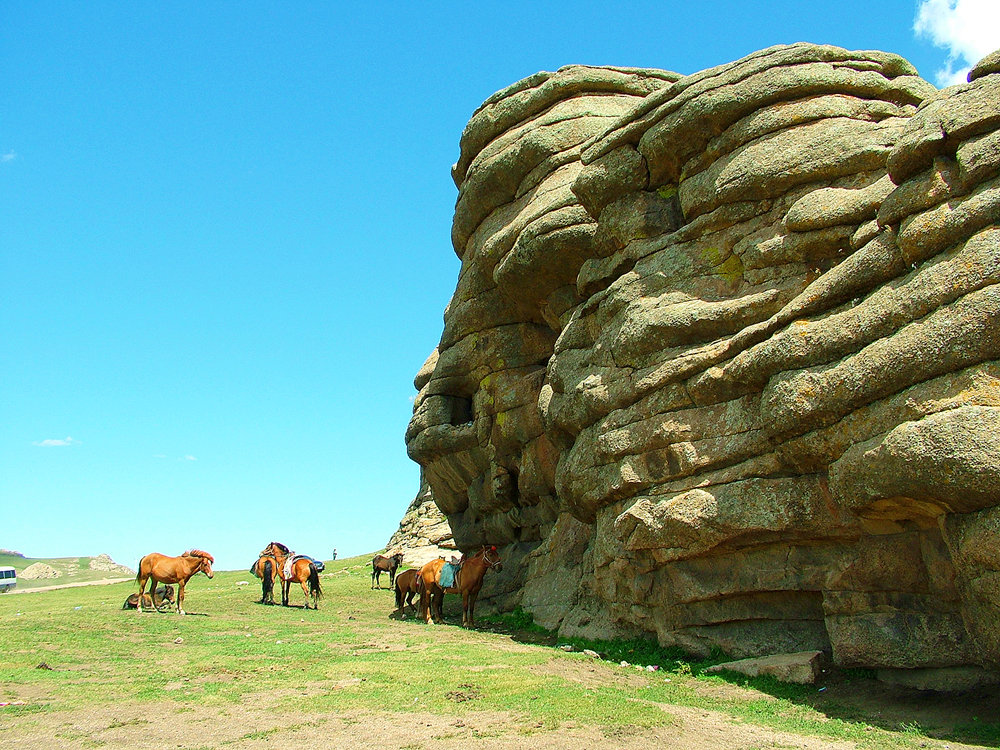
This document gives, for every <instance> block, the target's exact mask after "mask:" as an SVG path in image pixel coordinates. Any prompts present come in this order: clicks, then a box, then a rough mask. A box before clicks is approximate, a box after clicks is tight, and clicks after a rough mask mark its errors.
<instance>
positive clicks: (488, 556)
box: [480, 544, 503, 571]
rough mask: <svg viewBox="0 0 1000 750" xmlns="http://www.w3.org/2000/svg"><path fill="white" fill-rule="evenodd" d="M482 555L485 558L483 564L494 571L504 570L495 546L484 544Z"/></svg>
mask: <svg viewBox="0 0 1000 750" xmlns="http://www.w3.org/2000/svg"><path fill="white" fill-rule="evenodd" d="M480 554H481V555H482V556H483V562H484V563H486V565H487V566H489V567H490V568H492V569H494V570H498V571H500V570H503V561H502V560H501V559H500V552H499V551H498V550H497V548H496V545H495V544H492V545H490V546H486V545H485V544H484V545H483V549H482V550H481V552H480Z"/></svg>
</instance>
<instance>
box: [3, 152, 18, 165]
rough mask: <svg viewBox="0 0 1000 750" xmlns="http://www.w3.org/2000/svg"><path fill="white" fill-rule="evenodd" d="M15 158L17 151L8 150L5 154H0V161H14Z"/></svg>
mask: <svg viewBox="0 0 1000 750" xmlns="http://www.w3.org/2000/svg"><path fill="white" fill-rule="evenodd" d="M16 158H17V153H16V152H14V151H8V152H7V153H6V154H0V163H3V164H6V163H7V162H9V161H14V159H16Z"/></svg>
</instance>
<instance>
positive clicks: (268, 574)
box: [250, 554, 278, 604]
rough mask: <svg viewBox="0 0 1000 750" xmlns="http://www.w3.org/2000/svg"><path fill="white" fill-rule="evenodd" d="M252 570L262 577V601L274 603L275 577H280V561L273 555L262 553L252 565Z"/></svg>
mask: <svg viewBox="0 0 1000 750" xmlns="http://www.w3.org/2000/svg"><path fill="white" fill-rule="evenodd" d="M250 572H251V573H253V574H254V575H255V576H257V577H258V578H259V579H260V603H261V604H274V579H275V578H277V577H278V561H277V560H275V559H274V557H273V556H271V555H264V554H261V556H260V557H258V558H257V562H255V563H254V564H253V565H252V566H251V567H250Z"/></svg>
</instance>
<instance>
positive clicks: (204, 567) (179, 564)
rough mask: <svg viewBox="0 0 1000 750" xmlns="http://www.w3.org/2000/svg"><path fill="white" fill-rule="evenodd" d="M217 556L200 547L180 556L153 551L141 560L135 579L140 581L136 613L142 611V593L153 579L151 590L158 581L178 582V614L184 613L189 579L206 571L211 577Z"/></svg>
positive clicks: (154, 588)
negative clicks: (185, 594)
mask: <svg viewBox="0 0 1000 750" xmlns="http://www.w3.org/2000/svg"><path fill="white" fill-rule="evenodd" d="M214 562H215V558H214V557H212V556H211V555H210V554H208V553H207V552H202V551H201V550H200V549H192V550H188V551H187V552H185V553H184V554H183V555H181V556H180V557H169V556H167V555H161V554H160V553H159V552H151V553H150V554H148V555H146V556H145V557H143V558H142V559H141V560H140V561H139V572H138V573H136V576H135V580H137V581H138V582H139V600H138V602H137V605H138V606H136V608H135V611H136V613H137V614H138V613H141V612H142V603H143V602H142V595H143V592H145V590H146V581H152V585H151V586H150V590H153V591H155V590H156V584H158V583H176V584H178V586H177V614H179V615H183V614H184V586H185V585H186V584H187V582H188V580H189V579H190V578H191V577H192V576H193V575H195V574H197V573H204V574H205V575H207V576H208V577H209V578H211V577H212V576H213V575H214V573H212V563H214Z"/></svg>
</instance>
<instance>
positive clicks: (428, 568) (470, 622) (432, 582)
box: [419, 545, 503, 628]
mask: <svg viewBox="0 0 1000 750" xmlns="http://www.w3.org/2000/svg"><path fill="white" fill-rule="evenodd" d="M444 565H445V562H444V558H443V557H439V558H438V559H436V560H431V561H430V562H429V563H427V564H426V565H425V566H424V567H422V568H421V569H420V573H419V576H420V587H421V591H420V615H421V617H423V618H424V619H425V620H426V621H427V623H428V624H430V622H431V619H432V618H433V621H434V622H441V621H442V620H444V612H443V608H444V595H445V594H461V595H462V625H463V626H466V627H470V628H471V627H474V626H475V624H476V620H475V610H476V597H477V596H479V589H481V588H482V587H483V576H484V575H486V571H487V570H490V569H491V568H496V569H497V570H502V569H503V565H502V563H501V561H500V553H499V552H497V548H496V547H487V546H485V545H484V546H483V548H482V549H481V550H479V551H478V552H476V553H475V554H474V555H472V556H471V557H467V556H465V555H463V556H462V560H461V567H460V568H459V570H458V573H456V575H455V585H454V586H449V587H448V588H441V585H440V584H439V583H438V581H440V580H441V569H442V568H443V567H444Z"/></svg>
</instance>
